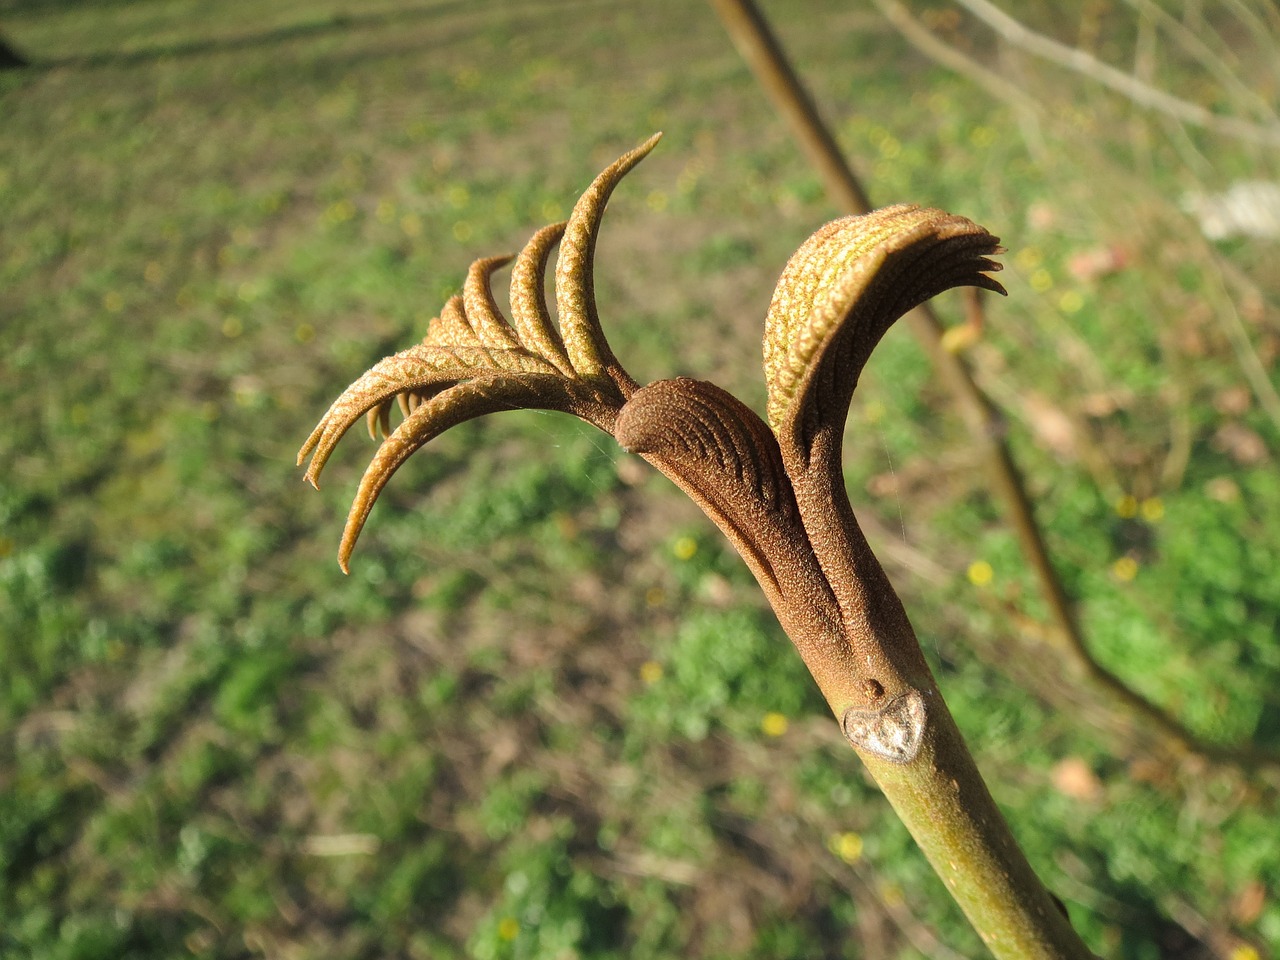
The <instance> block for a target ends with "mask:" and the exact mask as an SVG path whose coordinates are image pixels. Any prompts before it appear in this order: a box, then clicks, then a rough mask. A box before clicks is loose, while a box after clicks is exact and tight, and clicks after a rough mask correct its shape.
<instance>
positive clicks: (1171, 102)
mask: <svg viewBox="0 0 1280 960" xmlns="http://www.w3.org/2000/svg"><path fill="white" fill-rule="evenodd" d="M956 2H957V3H959V4H960V5H961V6H962V7H964V8H965V9H966V10H968V11H969V12H970V13H972V14H973V15H974V16H975V17H977V18H978V19H979V20H981V21H982V22H983V23H985V24H986V25H987V26H989V27H990V28H991V29H992V30H994V31H995V32H996V34H997V35H998V36H999V37H1000V38H1001V39H1002V40H1004V41H1005V42H1006V43H1009V44H1011V45H1013V46H1015V47H1018V48H1019V49H1021V50H1025V51H1027V52H1028V53H1030V54H1033V55H1035V56H1037V57H1040V58H1042V59H1044V60H1048V61H1050V62H1051V63H1056V64H1057V65H1058V66H1060V67H1065V68H1066V69H1068V70H1072V71H1074V72H1076V73H1079V74H1082V75H1084V76H1086V77H1088V78H1089V79H1091V80H1094V81H1096V82H1098V83H1100V84H1102V85H1103V86H1104V87H1106V88H1107V89H1109V90H1112V91H1114V92H1116V93H1119V94H1121V95H1122V96H1125V97H1128V98H1129V99H1130V100H1131V101H1133V102H1134V103H1136V104H1138V105H1139V106H1141V107H1146V108H1147V109H1150V110H1155V111H1157V112H1159V113H1163V114H1165V115H1166V116H1169V117H1172V118H1174V119H1175V120H1179V121H1181V122H1182V123H1189V124H1191V125H1192V126H1197V127H1203V128H1204V129H1206V130H1212V131H1214V132H1215V133H1221V134H1224V135H1226V136H1230V137H1235V138H1236V139H1238V140H1245V141H1248V142H1250V143H1260V144H1265V145H1268V146H1277V145H1280V125H1276V124H1268V125H1266V126H1263V125H1260V124H1256V123H1250V122H1249V121H1247V120H1241V119H1239V118H1237V117H1224V116H1221V115H1220V114H1216V113H1214V112H1213V111H1211V110H1206V109H1205V108H1204V107H1202V106H1200V105H1198V104H1194V103H1188V102H1187V101H1186V100H1181V99H1179V98H1178V97H1175V96H1173V95H1172V94H1169V93H1166V92H1165V91H1163V90H1160V89H1157V88H1156V87H1153V86H1151V85H1149V84H1146V83H1143V82H1142V81H1141V80H1138V79H1137V78H1136V77H1134V76H1132V75H1131V74H1128V73H1125V72H1124V71H1122V70H1117V69H1116V68H1115V67H1113V66H1110V65H1109V64H1106V63H1103V62H1102V61H1101V60H1099V59H1098V58H1097V57H1094V56H1092V55H1090V54H1088V53H1086V52H1085V51H1083V50H1080V49H1079V48H1077V47H1068V46H1067V45H1066V44H1062V43H1059V42H1058V41H1056V40H1053V39H1051V38H1049V37H1046V36H1044V35H1043V34H1039V33H1036V32H1035V31H1033V30H1031V29H1029V28H1028V27H1026V26H1025V25H1023V24H1022V23H1019V22H1018V21H1017V20H1014V19H1013V18H1012V17H1011V16H1009V15H1008V14H1007V13H1005V12H1004V11H1003V10H1001V9H1000V8H999V7H997V6H995V5H994V4H992V3H988V2H987V0H956Z"/></svg>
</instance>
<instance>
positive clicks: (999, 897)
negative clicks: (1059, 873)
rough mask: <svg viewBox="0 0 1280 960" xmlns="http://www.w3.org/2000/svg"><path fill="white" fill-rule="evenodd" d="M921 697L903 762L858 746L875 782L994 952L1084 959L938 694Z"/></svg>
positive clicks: (1027, 959) (1024, 959) (1034, 959)
mask: <svg viewBox="0 0 1280 960" xmlns="http://www.w3.org/2000/svg"><path fill="white" fill-rule="evenodd" d="M927 699H928V701H929V708H928V709H929V715H928V720H927V723H926V727H925V733H924V738H923V742H922V744H921V747H920V752H919V753H918V754H917V755H916V757H915V759H914V760H912V761H911V762H910V763H906V764H902V763H894V762H891V761H888V760H885V759H883V758H881V757H878V756H876V755H875V754H873V753H870V752H869V751H867V750H863V749H858V753H859V755H860V756H861V757H862V760H863V762H864V763H865V764H866V765H867V768H868V769H869V770H870V772H871V774H872V776H873V777H874V778H875V780H876V783H878V784H879V785H880V789H881V790H883V791H884V794H885V796H886V797H887V798H888V800H889V802H890V803H891V804H892V805H893V808H894V810H895V811H897V814H898V816H899V817H900V818H901V819H902V822H903V823H904V824H905V825H906V827H907V829H908V830H909V831H910V832H911V835H912V836H913V837H914V838H915V840H916V842H917V843H918V844H919V845H920V849H921V850H923V851H924V854H925V856H926V857H927V858H928V859H929V862H930V863H931V864H932V865H933V868H934V870H935V871H937V873H938V876H940V877H941V878H942V881H943V883H945V884H946V886H947V889H948V890H949V891H950V893H951V895H952V896H953V897H954V898H955V900H956V902H957V903H958V904H959V905H960V908H961V909H962V910H964V912H965V915H966V916H967V917H968V918H969V922H970V923H972V924H973V927H974V929H975V930H977V932H978V934H979V935H980V936H981V937H982V939H983V941H984V942H985V943H986V945H987V947H988V948H989V949H990V950H991V952H992V953H993V954H994V955H995V956H997V957H1000V958H1010V960H1012V958H1018V960H1050V958H1054V960H1090V958H1092V957H1093V954H1092V953H1091V952H1090V951H1089V949H1088V948H1087V947H1086V946H1085V945H1084V943H1083V941H1081V939H1080V937H1079V935H1078V934H1077V933H1076V932H1075V930H1073V929H1072V927H1071V923H1070V921H1069V920H1068V919H1067V917H1066V915H1065V913H1063V911H1062V909H1061V908H1060V907H1059V906H1058V904H1056V903H1055V902H1054V900H1053V898H1052V897H1051V896H1050V894H1049V892H1048V891H1047V890H1046V889H1045V888H1044V886H1043V885H1042V884H1041V883H1040V881H1039V879H1038V878H1037V877H1036V875H1035V872H1034V871H1033V870H1032V869H1031V865H1030V864H1029V863H1028V862H1027V858H1026V857H1025V856H1024V855H1023V853H1022V850H1021V849H1020V848H1019V847H1018V844H1017V841H1016V840H1014V838H1013V834H1012V833H1011V832H1010V829H1009V826H1008V824H1007V822H1006V821H1005V818H1004V815H1003V814H1002V813H1001V812H1000V809H999V808H998V807H997V806H996V804H995V801H994V800H993V799H992V797H991V794H990V792H989V791H988V790H987V787H986V784H984V783H983V781H982V776H981V774H979V772H978V768H977V766H976V765H975V764H974V761H973V757H972V756H971V755H970V753H969V750H968V748H967V747H966V746H965V743H964V739H963V738H962V737H961V735H960V731H959V729H957V727H956V724H955V721H954V720H953V719H952V718H951V713H950V711H949V710H948V709H947V706H946V704H945V703H944V702H943V699H942V696H941V694H940V693H938V692H937V690H936V689H935V690H934V691H932V695H931V696H930V697H928V698H927Z"/></svg>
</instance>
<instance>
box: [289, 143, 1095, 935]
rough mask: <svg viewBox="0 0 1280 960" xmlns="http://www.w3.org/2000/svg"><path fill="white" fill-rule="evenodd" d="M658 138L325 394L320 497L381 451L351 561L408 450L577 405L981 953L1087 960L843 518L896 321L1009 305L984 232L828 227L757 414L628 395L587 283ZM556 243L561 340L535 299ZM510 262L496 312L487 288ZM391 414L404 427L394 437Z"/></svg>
mask: <svg viewBox="0 0 1280 960" xmlns="http://www.w3.org/2000/svg"><path fill="white" fill-rule="evenodd" d="M658 139H659V136H658V135H655V136H654V137H651V138H650V139H649V140H648V141H647V142H645V143H644V144H643V145H641V146H640V147H638V148H637V149H635V150H633V151H631V152H630V153H628V154H626V155H624V156H623V157H621V158H620V159H619V160H617V161H616V162H615V163H613V164H612V165H610V166H609V167H608V168H607V169H605V170H604V172H602V173H601V174H600V175H599V176H598V177H597V178H596V179H595V181H594V182H593V183H592V184H591V186H590V187H589V188H588V189H587V191H586V192H585V193H584V194H583V195H582V197H581V198H580V199H579V200H578V202H577V204H576V205H575V206H574V209H573V213H572V215H571V216H570V218H569V220H568V221H567V222H565V223H558V224H553V225H551V226H548V227H544V228H543V229H541V230H539V231H538V232H537V233H535V234H534V235H533V237H532V239H531V240H530V241H529V243H528V245H527V246H526V247H525V248H524V250H523V251H522V252H521V253H520V254H519V256H517V257H514V258H512V257H493V258H487V259H482V260H477V261H476V262H475V263H473V264H472V266H471V268H470V270H469V272H468V274H467V279H466V282H465V285H464V288H463V292H462V294H461V295H460V296H455V297H453V298H452V299H451V300H449V302H448V303H446V304H445V306H444V308H443V309H442V310H441V311H440V316H439V317H437V318H435V319H433V320H432V321H431V323H430V325H429V327H428V330H427V334H426V336H425V337H424V338H423V340H422V342H421V343H419V344H416V345H415V346H412V347H410V348H409V349H407V350H404V351H402V352H400V353H397V354H395V355H393V356H390V357H387V358H386V359H384V360H382V361H380V362H379V363H377V364H375V365H374V366H373V368H372V369H370V370H369V371H368V372H367V373H365V374H364V375H363V376H361V377H360V378H359V379H358V380H356V381H355V382H354V383H353V384H352V385H351V386H350V387H348V388H347V390H346V391H345V392H343V394H342V395H341V396H340V397H339V398H338V399H337V400H336V401H335V402H334V403H333V405H332V406H331V407H330V408H329V411H328V412H327V413H326V414H325V416H324V417H323V419H322V420H321V421H320V423H319V425H318V426H317V427H316V429H315V430H314V431H313V432H312V434H311V436H310V437H309V438H308V440H307V442H306V443H305V444H304V445H303V447H302V450H301V452H300V453H299V455H298V462H299V464H302V463H303V462H304V461H305V460H306V459H307V458H308V457H310V458H311V461H310V464H309V466H308V468H307V471H306V478H307V479H308V480H309V481H310V482H311V483H312V484H317V483H318V480H319V476H320V473H321V471H322V470H323V468H324V465H325V463H326V462H327V461H328V459H329V457H330V455H331V454H332V453H333V450H334V448H335V447H336V445H337V443H338V441H339V440H340V439H341V438H342V436H343V435H344V434H345V433H346V432H347V431H348V430H349V429H350V428H351V427H352V426H353V425H354V424H355V423H356V422H357V421H358V420H360V419H361V418H362V417H363V418H365V419H366V420H367V423H368V427H369V432H370V435H371V436H373V438H374V439H375V440H376V439H378V437H379V435H381V437H382V438H383V439H382V442H381V444H380V446H379V447H378V450H377V452H376V453H375V454H374V457H373V460H372V462H371V463H370V464H369V467H368V469H367V470H366V471H365V474H364V477H363V479H362V480H361V482H360V486H359V489H358V491H357V493H356V496H355V499H354V502H353V503H352V506H351V512H350V514H349V516H348V517H347V523H346V528H345V530H344V532H343V536H342V543H341V546H340V548H339V554H338V557H339V563H340V564H341V565H342V568H343V570H344V571H345V570H347V569H348V564H349V561H350V558H351V553H352V550H353V549H354V547H355V543H356V539H357V538H358V537H359V535H360V531H361V529H362V527H363V526H364V523H365V521H366V519H367V518H368V516H369V512H370V510H371V509H372V507H373V504H374V502H375V501H376V500H377V498H378V494H379V492H380V491H381V490H382V488H383V487H384V486H385V485H386V483H387V481H388V480H389V479H390V477H391V475H392V474H393V473H395V471H396V470H397V469H398V468H399V466H400V465H401V464H402V463H404V462H405V460H406V459H407V458H408V457H409V456H410V455H411V454H412V453H413V452H414V451H415V450H417V449H418V448H419V447H421V446H422V445H423V444H425V443H426V442H427V441H429V440H431V439H432V438H434V437H436V436H438V435H440V434H441V433H442V432H444V431H445V430H447V429H448V428H450V427H452V426H455V425H457V424H459V423H462V422H464V421H466V420H470V419H473V418H475V417H479V416H482V415H484V414H487V413H494V412H497V411H500V410H511V409H540V410H557V411H562V412H565V413H570V414H573V415H574V416H577V417H579V418H581V419H583V420H585V421H587V422H588V423H591V424H594V425H595V426H596V427H598V428H600V429H601V430H603V431H605V432H606V433H609V434H610V435H612V436H613V437H614V438H615V439H616V440H617V442H618V443H619V445H620V446H621V447H622V448H623V449H625V450H628V451H630V452H632V453H636V454H639V455H640V456H641V457H643V458H644V459H645V460H647V461H648V462H649V463H651V464H652V465H653V466H655V467H656V468H657V469H658V470H660V471H661V472H662V473H664V474H665V475H666V476H667V477H669V478H670V479H671V480H672V481H674V482H675V484H676V485H677V486H678V487H680V489H682V490H683V491H684V492H685V493H686V494H688V495H689V496H690V497H691V498H692V499H693V500H694V501H695V502H696V503H697V504H698V506H700V507H701V508H702V509H703V511H704V512H705V513H706V514H707V516H708V517H710V518H711V520H713V521H714V522H715V523H716V525H717V526H718V527H719V528H720V529H721V530H722V531H723V532H724V534H725V535H726V536H727V537H728V538H729V540H730V541H731V542H732V543H733V545H734V547H735V548H736V549H737V551H738V553H739V554H740V555H741V556H742V558H743V560H744V561H745V562H746V564H747V566H748V567H749V568H750V569H751V572H752V574H753V575H754V576H755V578H756V580H757V581H758V582H759V584H760V586H761V588H762V589H763V590H764V593H765V595H766V596H767V598H768V600H769V603H770V604H771V605H772V607H773V610H774V612H775V613H776V615H777V617H778V620H779V622H780V623H781V625H782V627H783V629H784V630H785V632H786V633H787V636H788V637H790V639H791V641H792V643H793V644H794V645H795V647H796V649H797V650H798V651H799V653H800V656H801V657H802V658H803V660H804V662H805V664H806V666H807V667H808V669H809V671H810V673H811V674H812V675H813V677H814V679H815V681H816V682H817V684H818V686H819V688H820V689H821V691H822V693H823V695H824V696H825V698H826V700H827V702H828V704H829V705H830V707H831V709H832V712H833V713H834V714H835V716H836V718H837V720H838V721H839V722H840V725H841V729H842V731H843V732H844V735H845V737H846V738H847V739H848V740H849V742H850V743H851V744H852V746H853V748H854V749H855V750H856V751H857V753H858V755H859V756H860V757H861V758H862V760H863V762H864V763H865V764H866V766H867V768H868V770H869V771H870V773H871V775H872V776H873V777H874V778H875V780H876V782H877V783H878V784H879V785H880V787H881V789H882V790H883V791H884V793H885V795H886V796H887V797H888V799H889V801H890V803H892V804H893V806H894V808H895V810H896V811H897V813H898V815H899V816H900V817H901V818H902V820H903V821H904V823H905V824H906V825H907V827H908V828H909V829H910V830H911V832H912V835H913V836H914V837H915V839H916V841H917V842H918V843H919V845H920V846H921V848H922V849H923V850H924V852H925V855H926V856H927V857H928V858H929V860H930V862H931V863H932V864H933V867H934V869H935V870H936V871H937V872H938V874H939V875H940V876H941V877H942V879H943V881H944V882H945V883H946V885H947V887H948V888H949V889H950V890H951V892H952V895H953V896H954V897H955V898H956V900H957V902H958V903H959V904H960V906H961V907H962V908H963V909H964V911H965V913H966V914H967V915H968V916H969V918H970V920H971V922H972V923H973V924H974V926H975V928H976V929H977V931H978V933H979V934H980V935H981V936H982V937H983V939H984V940H985V941H986V943H987V945H988V946H989V947H990V949H991V950H992V952H993V953H994V954H996V955H997V956H998V957H1001V958H1005V957H1008V958H1015V957H1016V958H1019V960H1025V958H1049V957H1059V958H1066V957H1072V958H1081V957H1090V956H1091V954H1090V953H1089V951H1088V950H1087V949H1086V948H1085V947H1084V945H1083V944H1082V943H1081V941H1080V940H1079V938H1078V937H1077V935H1076V934H1075V932H1074V931H1073V930H1072V928H1071V926H1070V923H1069V922H1068V920H1067V917H1066V914H1065V911H1064V910H1063V909H1062V907H1061V904H1060V903H1059V902H1057V901H1056V899H1055V898H1054V897H1053V896H1052V895H1051V894H1050V893H1048V892H1047V891H1046V890H1045V888H1044V887H1043V886H1042V885H1041V883H1040V882H1039V880H1038V879H1037V877H1036V875H1035V873H1034V872H1033V870H1032V869H1031V867H1030V865H1029V864H1028V863H1027V861H1026V859H1025V857H1024V856H1023V854H1022V852H1021V851H1020V850H1019V849H1018V846H1017V844H1016V842H1015V841H1014V839H1013V837H1012V834H1011V833H1010V832H1009V828H1008V826H1007V824H1006V823H1005V821H1004V819H1003V817H1002V815H1001V814H1000V812H999V810H998V808H997V807H996V805H995V803H994V801H993V800H992V798H991V795H990V794H989V792H988V791H987V788H986V786H985V784H984V783H983V781H982V778H981V776H980V775H979V773H978V771H977V768H976V766H975V765H974V762H973V759H972V757H971V756H970V754H969V751H968V749H967V747H966V746H965V744H964V741H963V739H962V738H961V736H960V733H959V731H958V730H957V728H956V726H955V723H954V721H953V720H952V718H951V715H950V713H949V711H948V710H947V707H946V704H945V702H944V700H943V698H942V694H941V692H940V691H939V689H938V686H937V684H936V682H935V681H934V678H933V676H932V674H931V672H930V670H929V668H928V665H927V664H926V662H925V659H924V656H923V654H922V652H921V649H920V644H919V642H918V641H917V639H916V636H915V633H914V631H913V629H912V627H911V624H910V622H909V620H908V618H907V615H906V612H905V610H904V609H903V606H902V603H901V601H900V600H899V599H898V596H897V594H896V593H895V592H894V590H893V587H892V586H891V584H890V583H889V579H888V577H887V575H886V574H885V572H884V570H883V568H882V567H881V566H880V564H879V562H878V561H877V560H876V557H875V555H874V554H873V552H872V550H871V547H870V545H869V544H868V543H867V540H866V538H865V537H864V536H863V534H862V531H861V530H860V529H859V527H858V523H857V520H856V519H855V517H854V513H853V509H852V507H851V505H850V503H849V499H848V495H847V493H846V490H845V482H844V476H843V471H842V466H841V450H842V444H843V435H844V427H845V420H846V418H847V415H848V411H849V404H850V402H851V399H852V396H853V391H854V388H855V387H856V385H857V382H858V377H859V375H860V373H861V371H862V368H863V366H864V365H865V364H866V362H867V360H868V358H869V357H870V355H871V352H872V350H873V349H874V348H875V346H876V344H877V343H878V342H879V341H880V339H881V338H882V337H883V336H884V334H885V332H886V331H887V330H888V329H889V328H890V327H891V326H892V325H893V323H894V322H895V321H896V320H898V319H899V318H900V317H901V316H902V315H903V314H905V313H906V312H907V311H909V310H911V309H912V308H913V307H915V306H917V305H919V304H921V303H923V302H925V301H926V300H928V299H930V298H932V297H933V296H935V295H936V294H938V293H941V292H942V291H944V290H948V289H950V288H952V287H957V286H976V287H983V288H986V289H988V290H992V291H995V292H998V293H1004V289H1003V288H1002V287H1001V285H1000V284H999V283H998V282H997V281H996V280H994V279H993V278H992V277H991V276H989V274H990V273H992V272H994V271H997V270H999V269H1000V264H998V263H996V262H994V261H992V260H991V259H989V258H990V257H991V256H992V255H994V254H996V253H999V252H1001V248H1000V246H999V240H998V238H996V237H994V236H992V235H991V234H990V233H988V232H987V231H986V230H984V229H983V228H982V227H979V226H978V225H976V224H974V223H972V222H970V221H969V220H966V219H965V218H963V217H959V216H954V215H951V214H948V213H944V212H942V211H940V210H934V209H927V208H921V207H916V206H911V205H905V204H902V205H897V206H892V207H886V208H884V209H881V210H876V211H874V212H872V213H869V214H866V215H863V216H851V217H843V218H841V219H838V220H834V221H832V222H831V223H828V224H827V225H826V226H824V227H822V228H821V229H819V230H818V231H817V232H816V233H814V234H813V236H811V237H810V238H809V239H808V240H807V241H805V243H804V244H803V245H802V246H801V247H800V249H799V250H798V251H796V253H795V254H794V255H793V256H792V257H791V259H790V261H789V262H788V263H787V265H786V267H785V269H784V270H783V272H782V277H781V279H780V280H779V281H778V285H777V288H776V290H775V292H774V295H773V300H772V303H771V304H770V307H769V311H768V315H767V317H766V319H765V335H764V370H765V379H766V384H767V388H768V409H767V417H768V422H767V423H766V422H765V420H764V419H762V418H761V417H760V416H759V415H758V414H756V413H755V412H754V411H752V410H751V409H749V408H748V407H747V406H746V405H745V404H743V403H742V402H741V401H739V400H738V399H737V398H735V397H734V396H732V395H731V394H729V393H728V392H726V391H725V390H723V389H721V388H720V387H718V386H716V385H714V384H712V383H708V382H705V381H700V380H693V379H688V378H677V379H670V380H659V381H656V382H654V383H650V384H648V385H647V386H643V387H642V386H640V385H639V384H638V383H637V382H636V381H635V380H634V379H633V378H632V377H631V376H630V375H629V374H628V373H627V372H626V370H625V369H624V368H623V367H622V365H621V364H620V363H619V362H618V360H617V358H616V357H615V356H614V355H613V352H612V350H611V349H610V348H609V344H608V342H607V341H606V339H605V337H604V334H603V332H602V330H601V326H600V320H599V316H598V313H597V309H596V303H595V295H594V288H593V281H592V265H593V256H594V251H595V242H596V236H597V234H598V231H599V227H600V222H601V217H602V215H603V212H604V208H605V205H606V203H607V202H608V199H609V196H610V194H611V193H612V191H613V189H614V188H615V187H616V186H617V184H618V182H619V181H620V180H621V179H622V177H623V176H625V175H626V174H627V173H628V172H629V171H630V170H631V169H632V168H633V167H634V166H635V165H636V164H637V163H639V162H640V160H642V159H643V158H644V157H645V156H646V155H647V154H648V153H649V151H650V150H652V149H653V147H654V146H655V145H656V144H657V142H658ZM557 241H558V242H559V246H560V250H559V256H558V259H557V262H556V274H555V278H556V281H555V299H556V313H557V316H558V320H559V324H558V328H557V326H556V325H555V324H553V322H552V319H551V316H550V313H549V310H548V305H547V303H546V299H545V296H544V293H543V280H544V277H545V273H546V269H547V264H548V261H549V259H550V254H551V250H552V248H553V247H554V246H555V245H556V243H557ZM513 259H514V264H513V265H512V270H511V297H510V302H511V318H510V320H508V319H507V318H506V317H504V316H503V315H502V312H501V311H500V309H499V307H498V305H497V303H496V301H495V299H494V296H493V292H492V288H491V280H492V276H493V273H494V271H495V270H497V269H498V268H499V267H502V266H504V265H506V264H507V263H509V262H511V261H512V260H513ZM393 404H398V405H399V407H400V409H401V411H402V413H403V415H404V419H403V420H402V422H401V423H400V424H399V425H398V426H397V427H396V428H395V430H392V429H391V425H390V411H391V407H392V406H393Z"/></svg>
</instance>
